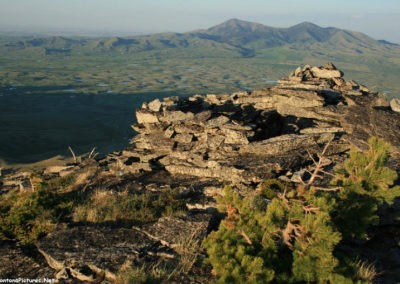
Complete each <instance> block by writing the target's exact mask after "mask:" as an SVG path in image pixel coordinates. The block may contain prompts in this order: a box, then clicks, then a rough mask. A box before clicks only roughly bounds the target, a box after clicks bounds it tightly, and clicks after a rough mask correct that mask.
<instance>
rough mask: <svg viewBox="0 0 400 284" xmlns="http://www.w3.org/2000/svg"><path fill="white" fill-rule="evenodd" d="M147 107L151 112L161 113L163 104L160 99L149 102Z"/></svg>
mask: <svg viewBox="0 0 400 284" xmlns="http://www.w3.org/2000/svg"><path fill="white" fill-rule="evenodd" d="M147 106H148V108H149V109H150V110H151V111H154V112H159V111H160V109H161V106H162V104H161V102H160V100H159V99H155V100H154V101H151V102H149V103H148V105H147Z"/></svg>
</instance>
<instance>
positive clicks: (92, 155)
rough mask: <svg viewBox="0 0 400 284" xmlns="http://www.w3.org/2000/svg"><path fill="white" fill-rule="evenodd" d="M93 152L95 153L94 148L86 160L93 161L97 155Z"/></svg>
mask: <svg viewBox="0 0 400 284" xmlns="http://www.w3.org/2000/svg"><path fill="white" fill-rule="evenodd" d="M94 151H96V147H93V149H92V151H91V152H90V154H89V156H88V159H94V158H95V157H96V156H97V154H98V153H95V152H94Z"/></svg>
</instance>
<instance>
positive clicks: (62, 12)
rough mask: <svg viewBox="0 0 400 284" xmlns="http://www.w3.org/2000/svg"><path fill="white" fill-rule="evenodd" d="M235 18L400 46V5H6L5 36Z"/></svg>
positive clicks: (216, 1) (344, 0) (129, 29)
mask: <svg viewBox="0 0 400 284" xmlns="http://www.w3.org/2000/svg"><path fill="white" fill-rule="evenodd" d="M230 18H239V19H242V20H247V21H254V22H259V23H262V24H265V25H268V26H276V27H289V26H292V25H295V24H297V23H300V22H303V21H310V22H313V23H315V24H318V25H320V26H323V27H326V26H333V27H338V28H343V29H350V30H356V31H361V32H364V33H366V34H368V35H370V36H372V37H374V38H376V39H387V40H391V41H395V42H398V43H400V0H377V1H373V0H335V1H325V0H275V1H268V0H241V1H236V0H201V1H197V0H196V1H195V0H158V1H154V0H0V31H5V30H15V31H25V32H40V31H50V32H63V31H69V32H96V33H99V32H102V33H108V34H111V33H114V34H120V35H128V34H132V35H133V34H137V33H149V32H164V31H173V32H184V31H190V30H194V29H199V28H208V27H211V26H213V25H216V24H219V23H221V22H223V21H225V20H228V19H230Z"/></svg>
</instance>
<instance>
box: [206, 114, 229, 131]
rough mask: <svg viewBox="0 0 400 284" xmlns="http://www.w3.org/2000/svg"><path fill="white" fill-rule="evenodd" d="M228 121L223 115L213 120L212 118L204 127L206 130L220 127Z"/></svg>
mask: <svg viewBox="0 0 400 284" xmlns="http://www.w3.org/2000/svg"><path fill="white" fill-rule="evenodd" d="M229 121H230V119H229V118H228V117H226V116H225V115H220V116H217V117H215V118H212V119H210V120H208V121H207V123H206V126H207V127H208V128H215V127H221V126H222V125H224V124H225V123H228V122H229Z"/></svg>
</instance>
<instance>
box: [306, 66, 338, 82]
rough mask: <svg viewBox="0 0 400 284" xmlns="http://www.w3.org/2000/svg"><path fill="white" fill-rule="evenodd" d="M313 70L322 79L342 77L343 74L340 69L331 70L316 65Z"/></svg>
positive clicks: (315, 75)
mask: <svg viewBox="0 0 400 284" xmlns="http://www.w3.org/2000/svg"><path fill="white" fill-rule="evenodd" d="M311 72H312V74H313V76H314V77H316V78H321V79H332V78H341V77H342V76H343V72H342V71H340V70H329V69H324V68H319V67H316V66H314V67H312V68H311Z"/></svg>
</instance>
